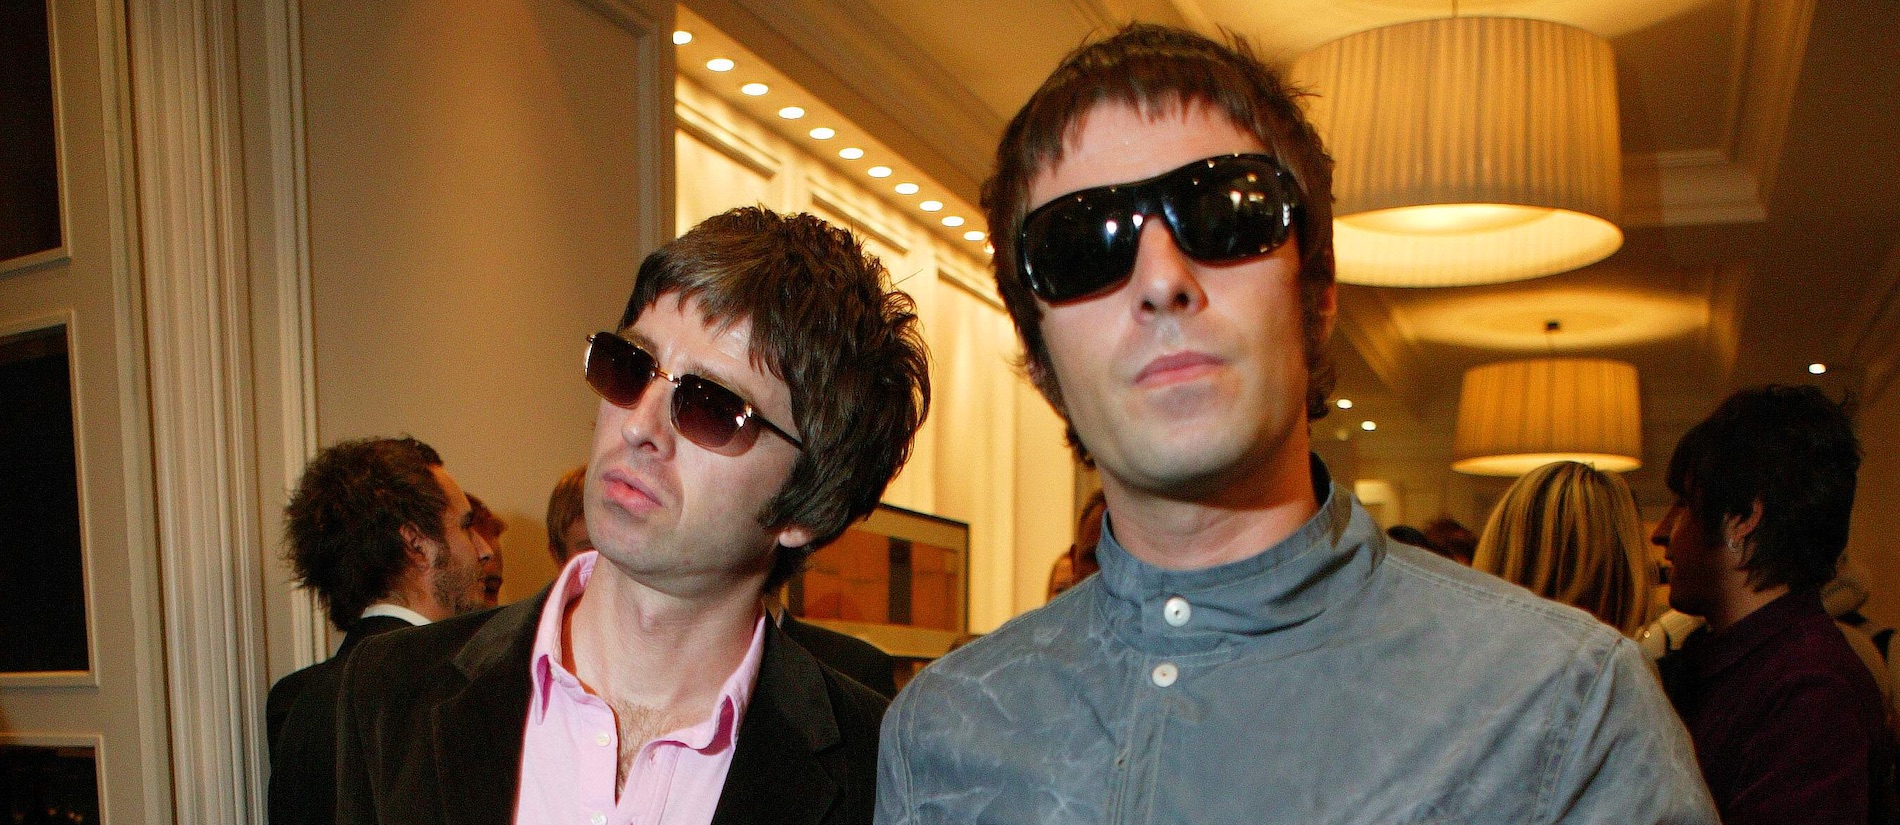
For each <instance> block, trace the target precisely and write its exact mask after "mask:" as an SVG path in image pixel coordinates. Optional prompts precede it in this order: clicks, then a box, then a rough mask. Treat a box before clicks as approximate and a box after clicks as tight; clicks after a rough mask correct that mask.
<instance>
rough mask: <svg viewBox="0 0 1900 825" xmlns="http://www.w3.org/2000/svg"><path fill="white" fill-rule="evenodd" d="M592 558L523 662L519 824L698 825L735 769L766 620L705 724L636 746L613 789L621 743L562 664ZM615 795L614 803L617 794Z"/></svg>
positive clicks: (555, 595) (562, 591) (566, 578)
mask: <svg viewBox="0 0 1900 825" xmlns="http://www.w3.org/2000/svg"><path fill="white" fill-rule="evenodd" d="M598 558H599V556H598V554H596V553H591V552H590V553H582V554H580V555H578V556H575V557H574V558H573V559H571V560H569V561H568V563H567V566H566V567H565V568H563V569H562V570H561V575H560V577H559V578H558V579H557V580H556V581H555V583H554V589H553V590H552V591H551V592H550V593H549V594H548V601H547V604H546V605H545V606H543V607H542V609H541V622H540V624H539V625H538V626H537V627H538V629H537V630H536V631H535V634H534V653H533V655H532V656H531V657H530V658H529V660H528V674H529V679H530V681H531V683H532V685H531V689H532V693H531V698H530V699H529V704H528V728H527V731H526V732H525V733H523V735H522V741H521V794H520V796H518V797H516V800H515V822H517V823H521V825H528V824H529V823H564V825H568V824H571V825H579V823H587V824H588V825H609V823H613V825H688V823H691V824H692V825H704V823H709V822H711V821H712V817H713V810H714V809H715V808H717V807H718V806H719V792H720V790H721V789H722V788H724V787H725V784H726V771H727V770H728V769H730V768H731V767H732V753H733V748H734V746H735V745H736V744H737V739H738V733H739V721H740V720H741V719H743V718H744V717H745V709H746V703H747V702H749V701H750V700H751V698H752V685H753V684H754V683H755V682H757V681H758V675H759V663H760V661H761V660H762V659H763V658H764V652H765V617H764V616H763V615H761V616H760V617H759V621H758V623H757V624H755V625H754V626H753V628H752V646H751V647H750V648H749V649H748V650H747V651H746V654H745V658H744V659H743V660H741V661H740V662H739V667H738V668H737V669H735V670H733V672H732V675H731V676H729V677H727V678H726V683H725V685H724V686H723V687H721V688H720V690H719V699H718V700H717V701H716V702H715V703H714V704H713V707H712V708H711V712H710V713H709V714H708V715H707V718H706V719H705V721H702V722H700V723H698V724H696V725H693V726H692V727H688V728H683V729H681V730H676V731H673V732H671V733H668V734H664V735H662V736H660V737H657V738H655V739H654V740H653V741H651V742H648V743H646V744H644V745H642V746H640V753H639V755H638V756H637V757H635V759H634V763H633V767H632V768H631V769H629V770H628V772H627V784H626V786H625V787H623V788H615V787H614V773H615V771H616V770H617V769H618V768H619V760H620V757H619V754H620V735H619V728H618V727H617V726H616V725H615V724H614V712H613V709H612V708H609V707H608V706H607V702H606V701H605V700H603V699H601V698H600V697H598V696H595V695H593V694H591V693H588V692H587V689H586V688H584V687H582V686H581V683H580V680H579V679H576V678H575V677H574V673H573V669H572V668H571V667H570V666H569V664H568V663H565V662H562V661H561V630H562V628H561V624H562V621H561V620H562V616H563V615H564V614H566V612H567V607H568V605H569V604H571V603H572V602H573V601H574V600H576V599H579V598H580V597H581V593H583V592H585V591H586V589H587V580H588V578H589V577H591V576H592V575H593V573H594V562H595V561H596V560H597V559H598ZM616 791H618V792H619V794H618V800H617V801H616V795H615V792H616Z"/></svg>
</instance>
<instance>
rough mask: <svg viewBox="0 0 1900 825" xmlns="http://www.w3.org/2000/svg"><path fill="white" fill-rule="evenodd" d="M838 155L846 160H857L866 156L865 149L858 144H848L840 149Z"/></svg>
mask: <svg viewBox="0 0 1900 825" xmlns="http://www.w3.org/2000/svg"><path fill="white" fill-rule="evenodd" d="M838 157H841V158H844V159H845V160H857V159H858V158H861V157H864V150H863V149H859V148H858V147H856V146H846V147H844V148H843V149H839V150H838Z"/></svg>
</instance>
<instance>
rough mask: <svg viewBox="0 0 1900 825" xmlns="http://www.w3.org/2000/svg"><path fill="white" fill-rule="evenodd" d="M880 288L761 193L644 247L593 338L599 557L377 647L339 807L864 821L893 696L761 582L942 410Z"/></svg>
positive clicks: (896, 460) (474, 818)
mask: <svg viewBox="0 0 1900 825" xmlns="http://www.w3.org/2000/svg"><path fill="white" fill-rule="evenodd" d="M886 280H887V278H886V275H885V272H884V270H883V267H882V266H880V265H879V264H878V263H877V260H876V259H875V258H872V257H870V256H868V255H866V254H865V252H864V250H863V248H862V247H861V246H860V245H859V244H858V242H857V241H856V240H855V239H854V238H852V237H851V235H850V234H849V233H847V232H845V231H843V230H840V229H837V228H835V227H832V226H830V225H828V224H826V223H824V222H823V221H821V220H819V219H817V218H814V217H812V216H810V215H794V216H789V217H785V216H780V215H777V214H775V213H773V212H770V211H768V210H765V209H760V208H747V209H735V210H733V211H731V212H728V213H726V214H723V215H719V216H716V217H714V218H711V219H709V220H707V221H705V222H704V223H701V224H700V225H699V226H697V227H695V228H694V229H693V230H692V231H690V232H688V233H686V234H685V235H684V236H681V237H680V238H679V239H677V240H675V241H673V242H671V243H669V244H667V245H666V246H664V247H662V248H661V249H660V250H659V251H657V252H655V253H653V254H652V255H651V256H649V257H648V258H647V259H646V261H645V262H644V263H643V264H642V265H641V267H640V272H639V276H638V278H637V279H636V281H635V283H634V288H633V295H632V298H631V299H630V300H629V301H628V302H627V307H626V311H625V312H624V313H623V315H622V316H621V318H620V323H619V324H618V325H617V326H616V327H615V328H614V329H613V330H611V331H603V332H599V333H595V334H594V335H593V336H591V337H590V338H589V340H588V343H587V348H586V350H585V353H586V355H585V377H586V380H587V383H588V385H589V386H591V387H592V388H593V390H594V391H595V392H596V393H597V394H598V395H599V396H600V398H601V401H600V406H599V408H598V413H597V417H596V420H595V425H594V437H593V449H592V458H591V460H590V461H589V463H588V465H587V469H586V473H585V481H584V491H583V496H582V499H583V500H582V509H583V510H584V513H585V522H586V525H587V532H588V534H589V536H590V538H591V540H592V542H593V546H594V550H593V551H591V552H584V553H580V554H578V555H575V556H574V557H572V558H570V559H569V560H568V561H567V563H566V565H565V566H564V567H563V568H562V570H561V573H560V574H559V576H558V577H557V578H556V579H555V581H554V583H553V584H552V585H551V586H550V587H549V588H548V589H547V590H545V591H543V592H542V593H541V595H540V596H538V597H536V598H534V599H529V600H525V601H522V602H517V603H515V604H513V605H509V606H507V607H503V608H501V609H498V610H494V611H489V612H486V613H482V614H478V615H476V616H472V617H468V618H467V619H465V620H461V621H455V622H444V623H441V624H439V625H436V626H434V627H431V628H428V629H426V632H418V633H415V634H411V635H407V636H405V637H402V638H396V639H391V640H390V641H389V642H388V643H382V644H366V645H364V646H363V647H362V648H361V649H360V650H359V652H358V653H357V655H356V656H354V657H353V658H352V660H351V662H352V664H351V666H350V668H349V669H348V672H347V673H346V674H345V677H344V682H345V684H344V691H343V696H342V698H341V700H340V703H339V712H340V715H341V717H342V719H341V722H340V723H339V740H340V741H339V749H338V759H339V779H338V783H339V805H338V818H337V821H339V822H343V823H369V822H382V823H403V825H409V824H410V823H444V822H456V823H505V822H521V823H541V822H580V823H589V822H591V823H595V825H604V824H605V823H609V822H613V823H628V822H643V823H644V822H655V823H665V824H667V825H671V824H673V823H707V822H711V821H714V820H715V819H717V820H718V821H719V822H722V823H728V822H729V823H779V822H823V823H854V822H868V821H869V820H870V818H871V812H872V805H873V802H874V798H875V796H874V789H873V781H872V780H873V776H874V774H875V766H876V753H877V732H878V722H879V719H880V718H881V717H882V714H883V711H884V706H885V700H884V698H883V697H881V696H879V695H878V694H876V693H874V692H873V691H871V690H870V689H869V688H866V687H865V686H863V685H861V684H859V683H857V682H855V681H853V680H851V679H850V678H847V677H845V676H843V675H842V674H840V673H838V672H837V671H835V670H833V669H831V668H830V667H827V666H825V665H822V664H820V663H819V661H818V660H817V659H815V658H813V656H812V654H811V653H809V652H807V651H806V650H805V649H804V648H802V647H800V646H799V645H798V644H797V643H796V642H793V641H791V640H790V639H789V638H788V637H787V636H786V635H785V634H784V632H783V631H781V630H780V629H779V627H778V625H777V623H775V622H773V621H771V620H770V618H769V617H768V615H767V613H766V611H765V609H764V607H763V604H762V602H761V595H762V593H764V592H768V591H771V590H774V589H776V588H777V587H778V586H779V585H780V584H781V583H783V582H784V581H786V579H788V578H789V577H790V576H792V575H793V574H794V573H796V572H797V571H798V570H799V568H800V567H801V566H802V565H803V563H804V561H805V559H806V557H807V556H808V555H810V553H811V552H812V550H814V549H815V548H817V547H820V546H822V545H824V544H825V543H827V542H830V541H831V540H832V539H834V538H836V537H837V536H838V535H839V534H840V533H842V532H843V531H844V528H845V526H846V525H847V524H849V523H850V522H852V521H855V520H857V519H859V518H862V517H863V516H865V515H867V514H868V513H870V511H871V510H872V508H874V507H875V506H876V505H877V502H878V499H879V497H880V496H881V495H882V494H883V491H884V488H885V485H886V484H888V483H889V481H890V479H891V477H892V476H893V475H895V474H896V472H897V469H898V468H899V467H900V466H902V464H903V463H904V459H905V458H906V457H907V456H908V455H909V450H910V443H911V439H912V437H913V436H914V435H915V433H916V431H917V428H918V426H919V425H920V424H921V423H922V421H923V416H924V411H925V409H926V408H927V407H928V404H929V398H930V386H929V377H928V373H927V370H926V365H925V358H924V348H923V344H922V340H921V338H920V336H919V333H918V330H917V327H916V321H917V317H916V313H915V308H914V306H913V304H912V303H911V301H910V298H909V296H907V295H904V294H903V293H901V292H897V291H894V290H890V289H888V288H887V286H886V283H885V282H886ZM398 675H407V677H408V678H406V679H397V678H396V677H397V676H398Z"/></svg>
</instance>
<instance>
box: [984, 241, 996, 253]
mask: <svg viewBox="0 0 1900 825" xmlns="http://www.w3.org/2000/svg"><path fill="white" fill-rule="evenodd" d="M983 254H985V255H994V254H996V244H993V243H986V244H984V245H983Z"/></svg>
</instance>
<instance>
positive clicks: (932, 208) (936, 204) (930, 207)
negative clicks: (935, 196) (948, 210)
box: [917, 201, 943, 212]
mask: <svg viewBox="0 0 1900 825" xmlns="http://www.w3.org/2000/svg"><path fill="white" fill-rule="evenodd" d="M917 208H918V209H922V210H924V211H925V212H936V211H938V210H940V209H942V208H943V201H924V202H923V203H920V204H917Z"/></svg>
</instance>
